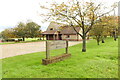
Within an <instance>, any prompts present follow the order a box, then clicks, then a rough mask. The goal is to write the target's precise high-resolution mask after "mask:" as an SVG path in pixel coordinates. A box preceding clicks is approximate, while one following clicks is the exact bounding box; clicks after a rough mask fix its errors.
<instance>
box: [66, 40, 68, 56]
mask: <svg viewBox="0 0 120 80" xmlns="http://www.w3.org/2000/svg"><path fill="white" fill-rule="evenodd" d="M66 54H68V41H66Z"/></svg>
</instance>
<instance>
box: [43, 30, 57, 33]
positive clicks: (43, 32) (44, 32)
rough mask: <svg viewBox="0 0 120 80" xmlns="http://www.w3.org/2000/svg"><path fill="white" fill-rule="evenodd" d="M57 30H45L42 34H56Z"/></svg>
mask: <svg viewBox="0 0 120 80" xmlns="http://www.w3.org/2000/svg"><path fill="white" fill-rule="evenodd" d="M55 32H56V31H53V30H51V31H45V32H43V33H42V34H55Z"/></svg>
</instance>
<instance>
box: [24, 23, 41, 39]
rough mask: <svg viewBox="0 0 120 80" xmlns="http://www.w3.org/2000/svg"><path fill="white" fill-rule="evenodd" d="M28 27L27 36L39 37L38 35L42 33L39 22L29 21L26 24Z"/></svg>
mask: <svg viewBox="0 0 120 80" xmlns="http://www.w3.org/2000/svg"><path fill="white" fill-rule="evenodd" d="M26 29H27V31H26V32H27V36H28V37H31V38H33V37H37V36H38V35H40V33H39V32H40V26H39V25H38V24H36V23H35V22H28V23H27V24H26Z"/></svg>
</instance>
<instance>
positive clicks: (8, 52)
mask: <svg viewBox="0 0 120 80" xmlns="http://www.w3.org/2000/svg"><path fill="white" fill-rule="evenodd" d="M79 43H81V41H69V46H73V45H76V44H79ZM45 50H46V46H45V41H42V42H31V43H18V44H6V45H0V56H2V57H0V59H2V58H7V57H12V56H16V55H23V54H29V53H34V52H42V51H45Z"/></svg>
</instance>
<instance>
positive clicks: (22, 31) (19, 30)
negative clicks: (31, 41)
mask: <svg viewBox="0 0 120 80" xmlns="http://www.w3.org/2000/svg"><path fill="white" fill-rule="evenodd" d="M14 34H15V35H17V37H20V38H23V41H25V37H27V28H26V24H24V23H22V22H20V23H19V24H18V26H17V27H15V28H14Z"/></svg>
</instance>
